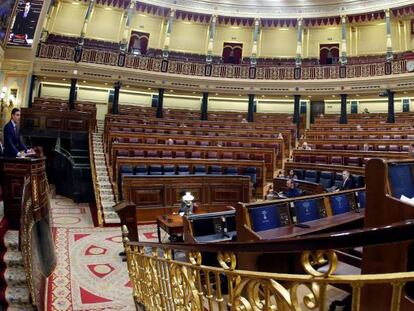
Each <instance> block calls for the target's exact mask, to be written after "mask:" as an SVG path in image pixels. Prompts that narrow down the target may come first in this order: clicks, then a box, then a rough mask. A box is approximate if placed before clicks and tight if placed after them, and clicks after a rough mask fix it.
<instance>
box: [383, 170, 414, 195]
mask: <svg viewBox="0 0 414 311" xmlns="http://www.w3.org/2000/svg"><path fill="white" fill-rule="evenodd" d="M388 171H389V178H390V186H391V192H392V195H393V197H395V198H397V199H399V198H400V197H401V195H405V196H406V197H408V198H412V197H414V180H413V175H412V171H411V165H410V164H391V165H390V166H389V168H388Z"/></svg>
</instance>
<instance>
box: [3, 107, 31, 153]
mask: <svg viewBox="0 0 414 311" xmlns="http://www.w3.org/2000/svg"><path fill="white" fill-rule="evenodd" d="M19 123H20V109H18V108H13V110H12V112H11V119H10V121H9V122H8V123H7V124H6V125H5V126H4V156H5V157H11V158H15V157H21V156H24V155H26V153H33V150H32V149H30V150H28V149H27V147H26V145H25V144H23V142H22V140H21V139H20V135H19V134H20V133H19V126H18V125H19Z"/></svg>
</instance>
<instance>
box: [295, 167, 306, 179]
mask: <svg viewBox="0 0 414 311" xmlns="http://www.w3.org/2000/svg"><path fill="white" fill-rule="evenodd" d="M293 172H295V175H296V176H297V177H298V179H300V180H302V179H303V175H304V173H305V171H304V170H301V169H294V170H293Z"/></svg>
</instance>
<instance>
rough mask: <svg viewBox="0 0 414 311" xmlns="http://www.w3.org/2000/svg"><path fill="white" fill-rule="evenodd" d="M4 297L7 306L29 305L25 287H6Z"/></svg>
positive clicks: (27, 291)
mask: <svg viewBox="0 0 414 311" xmlns="http://www.w3.org/2000/svg"><path fill="white" fill-rule="evenodd" d="M5 297H6V300H7V302H8V303H9V305H10V306H11V305H19V304H30V294H29V289H28V288H27V287H26V286H21V287H7V288H6V292H5Z"/></svg>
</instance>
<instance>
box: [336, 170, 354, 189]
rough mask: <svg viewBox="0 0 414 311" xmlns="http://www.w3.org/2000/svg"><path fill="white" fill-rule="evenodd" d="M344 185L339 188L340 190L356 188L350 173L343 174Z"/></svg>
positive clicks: (344, 172)
mask: <svg viewBox="0 0 414 311" xmlns="http://www.w3.org/2000/svg"><path fill="white" fill-rule="evenodd" d="M342 180H343V182H342V185H341V187H339V190H349V189H353V188H354V187H355V185H354V181H353V180H352V178H351V174H350V173H349V172H348V171H343V172H342Z"/></svg>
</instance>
